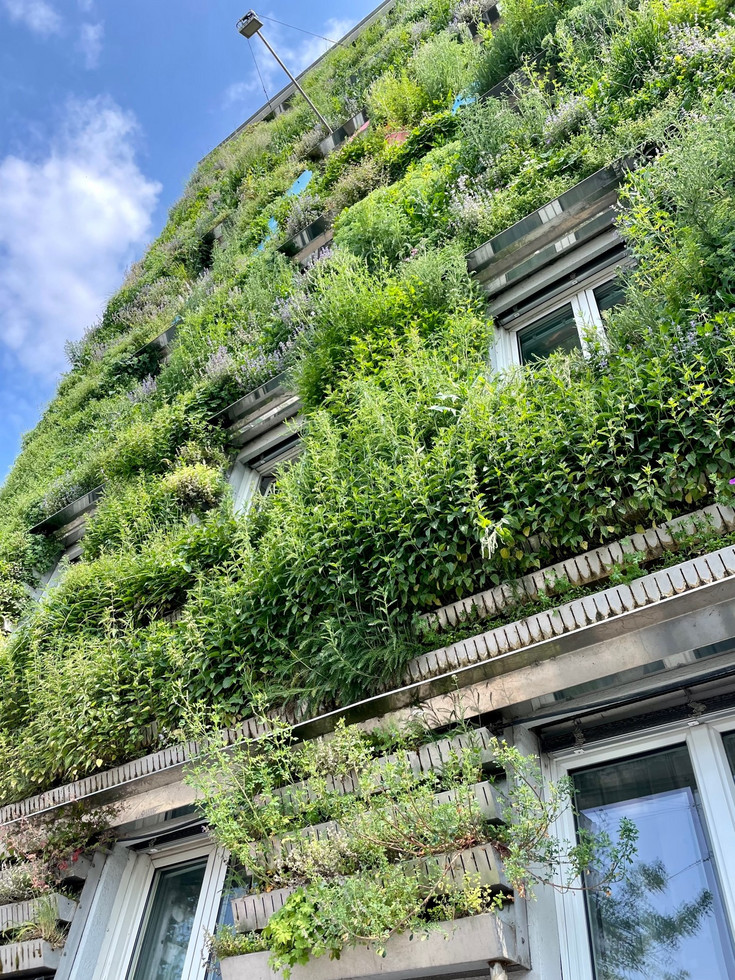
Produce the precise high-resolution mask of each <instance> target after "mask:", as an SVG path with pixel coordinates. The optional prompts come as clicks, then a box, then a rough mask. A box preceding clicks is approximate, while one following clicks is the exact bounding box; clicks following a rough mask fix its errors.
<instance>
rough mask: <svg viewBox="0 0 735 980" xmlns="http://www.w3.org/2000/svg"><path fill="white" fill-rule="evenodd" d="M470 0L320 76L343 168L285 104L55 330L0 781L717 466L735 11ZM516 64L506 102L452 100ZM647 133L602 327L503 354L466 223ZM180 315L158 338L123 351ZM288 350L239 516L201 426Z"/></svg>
mask: <svg viewBox="0 0 735 980" xmlns="http://www.w3.org/2000/svg"><path fill="white" fill-rule="evenodd" d="M463 9H464V6H463V5H462V4H459V5H452V4H451V3H449V2H443V0H442V2H440V0H405V2H400V3H399V4H397V6H396V7H395V8H394V9H393V10H392V11H391V13H390V14H389V15H387V18H386V20H385V22H382V23H379V24H376V25H374V26H372V27H371V28H369V29H368V30H367V31H365V32H364V33H363V34H362V35H361V37H360V38H359V40H358V41H357V43H356V45H354V46H349V47H347V48H339V49H336V50H335V51H333V52H332V53H331V54H330V55H329V56H328V57H327V58H326V59H325V60H324V61H323V62H322V63H321V64H320V65H319V67H318V68H317V69H315V70H314V71H313V72H312V73H311V75H310V76H309V77H308V82H307V84H308V87H309V92H310V95H312V96H313V97H314V98H315V100H316V101H317V103H318V105H319V107H320V109H321V110H322V111H323V112H325V113H326V114H327V116H328V117H329V118H330V120H332V121H333V122H338V121H341V120H343V119H344V118H345V117H347V116H349V115H350V114H352V113H353V112H354V111H355V110H356V109H357V108H359V106H360V105H361V104H367V105H368V107H369V108H370V112H371V113H372V117H373V122H372V124H371V126H370V128H369V129H368V130H367V131H366V132H365V133H362V134H360V135H358V136H356V137H355V138H354V139H352V140H351V141H349V142H348V143H347V144H345V145H344V146H343V147H342V148H340V149H339V150H338V151H336V152H335V153H333V154H332V155H331V156H330V157H329V158H328V159H327V160H326V161H322V162H320V163H318V164H315V163H314V162H313V161H311V160H310V159H309V158H308V153H309V152H310V150H311V149H312V148H313V147H314V145H315V143H316V141H317V140H318V138H319V136H320V133H319V132H318V130H314V128H313V125H312V117H311V116H310V113H309V110H308V107H307V106H306V104H305V103H303V102H300V101H298V100H297V101H296V102H294V104H293V106H292V107H291V108H290V109H289V110H288V111H287V112H285V113H284V114H282V115H280V116H278V117H276V118H275V119H274V120H272V121H271V122H262V123H258V124H257V125H255V126H253V127H250V128H249V129H248V130H246V131H245V132H243V133H242V134H240V135H239V136H238V137H237V138H236V139H233V140H231V141H230V142H228V143H226V144H224V146H223V147H221V148H220V149H218V150H216V151H215V152H213V153H212V154H211V155H210V156H209V157H208V158H207V159H206V160H205V161H203V163H202V164H201V165H200V167H199V168H198V169H197V171H196V172H195V174H194V175H193V176H192V178H191V180H190V182H189V185H188V186H187V188H186V191H185V193H184V196H183V197H182V199H181V201H180V202H179V203H178V204H177V205H176V206H175V207H174V208H173V210H172V212H171V215H170V218H169V222H168V224H167V226H166V228H165V229H164V231H163V232H162V234H161V236H160V238H159V239H158V240H157V241H156V242H155V243H154V244H153V246H152V247H151V248H150V250H149V252H148V253H147V254H146V256H145V257H144V258H143V260H142V261H141V262H140V263H139V264H138V265H137V266H136V267H135V268H134V269H133V270H132V271H131V273H130V275H129V277H128V279H127V281H126V282H125V284H124V285H123V287H122V288H121V290H120V292H119V293H118V294H117V295H116V296H114V297H113V298H112V299H111V300H110V303H109V304H108V307H107V309H106V310H105V313H104V315H103V317H102V319H101V321H100V322H99V323H98V324H96V325H94V327H92V328H91V329H90V330H89V331H88V333H87V334H86V335H85V337H84V338H83V340H81V341H80V342H78V343H76V344H72V345H70V346H69V356H70V361H71V369H70V371H69V373H68V374H67V375H66V376H65V377H64V378H63V380H62V382H61V384H60V386H59V390H58V393H57V396H56V398H55V399H54V401H53V402H52V404H51V405H50V407H49V409H48V410H47V412H46V414H45V415H44V417H43V419H42V420H41V421H40V423H39V425H38V426H37V427H36V429H35V430H34V431H33V432H31V433H29V434H28V435H27V436H26V438H25V441H24V445H23V450H22V453H21V455H20V457H19V459H18V461H17V463H16V465H15V467H14V469H13V471H12V472H11V473H10V475H9V477H8V479H7V481H6V483H5V485H4V486H3V487H2V489H1V490H0V513H1V514H2V517H3V520H2V527H1V528H0V614H2V616H4V617H6V618H7V619H8V620H12V621H14V622H16V623H17V629H16V631H15V632H14V633H13V634H12V636H10V637H9V638H7V639H6V640H5V641H4V643H3V645H2V648H1V649H0V682H1V683H2V688H3V701H2V705H0V760H1V761H2V765H1V766H0V799H9V798H13V797H19V796H24V795H26V794H28V793H29V792H32V791H33V790H34V789H35V788H38V787H42V786H48V785H50V784H53V783H54V782H57V781H59V780H63V779H69V778H74V777H76V776H79V775H82V774H84V773H87V772H90V771H93V770H94V769H96V768H99V767H103V766H108V765H111V764H114V763H116V762H119V761H121V760H123V759H126V758H129V757H131V756H133V755H135V754H137V753H141V752H144V751H146V750H147V749H148V748H149V747H150V746H152V745H157V744H165V743H167V742H169V741H171V740H172V739H175V738H176V737H177V732H178V729H179V726H180V723H181V711H182V708H183V707H184V706H185V705H187V704H188V703H202V704H205V705H216V706H217V707H218V709H219V710H220V711H221V712H222V714H223V716H224V717H225V718H226V719H227V720H232V719H236V718H238V717H241V716H242V715H244V714H247V713H248V712H249V710H250V704H251V700H252V696H253V693H254V692H257V691H259V690H261V689H263V688H265V689H267V690H268V693H269V695H270V696H272V697H277V698H281V699H283V700H290V701H299V702H301V703H302V704H304V705H306V704H311V705H315V704H318V703H322V704H325V703H326V704H329V703H334V702H337V701H340V700H341V701H345V700H349V699H354V698H359V697H361V696H364V695H365V694H366V693H369V692H371V691H374V690H375V689H376V688H378V687H380V686H381V685H385V684H388V683H390V682H391V681H392V680H394V679H395V678H397V677H399V676H400V673H401V668H402V667H403V665H404V664H405V662H406V660H407V659H408V658H409V657H410V656H411V655H412V653H413V652H414V650H415V649H416V647H415V640H414V635H413V631H412V620H413V617H414V615H415V614H416V613H417V612H421V611H424V610H426V609H428V608H431V607H432V606H435V605H436V604H438V603H441V602H443V601H446V600H451V599H454V598H456V597H457V596H463V595H467V594H469V593H471V592H474V591H477V590H479V589H481V588H483V587H485V586H487V585H489V584H494V583H497V582H499V581H500V580H502V579H504V578H508V577H510V578H512V577H515V576H517V575H519V574H521V573H523V572H525V571H527V570H529V569H530V568H533V567H538V566H539V565H541V564H546V563H547V562H549V561H552V560H556V559H558V558H560V557H563V556H566V555H569V554H572V553H576V552H579V551H580V550H584V549H585V548H586V547H588V546H592V545H595V544H599V543H600V542H603V541H606V540H610V539H612V538H615V537H619V536H621V535H624V534H625V533H628V532H629V531H630V530H631V529H633V528H634V527H636V526H637V525H639V524H646V523H650V522H651V521H654V520H657V519H661V518H664V517H667V516H669V515H671V514H673V513H677V512H682V511H685V510H687V509H689V508H690V507H691V506H692V505H694V504H695V503H698V502H707V501H711V500H713V499H716V498H718V497H724V496H726V495H727V494H728V493H729V492H730V488H729V483H728V480H729V478H730V477H731V476H732V474H733V471H735V448H734V447H733V439H732V433H733V431H735V428H734V425H733V422H734V421H735V420H734V418H733V415H734V414H735V408H733V400H732V398H731V396H730V391H731V389H730V385H731V383H732V378H733V372H734V371H735V347H734V346H733V338H734V337H735V320H734V319H733V313H732V310H731V308H732V306H733V276H734V271H733V270H734V269H735V265H734V264H733V258H732V245H733V241H734V240H735V225H734V222H735V217H733V216H734V215H735V200H734V199H735V178H734V177H733V175H734V174H735V167H734V166H733V164H734V163H735V102H734V101H733V98H732V95H731V89H732V87H733V81H734V80H735V76H734V72H735V27H733V25H732V22H731V20H730V18H729V16H728V4H727V3H726V2H725V0H668V2H664V0H641V2H633V0H631V2H625V0H614V2H610V0H604V2H603V0H582V2H581V3H578V4H576V5H574V4H572V3H571V2H566V3H560V2H551V0H505V2H504V3H503V18H502V21H501V23H500V26H499V27H498V28H497V29H496V30H495V31H494V32H490V31H489V30H484V29H481V38H480V43H479V44H476V43H473V42H472V40H471V39H470V35H469V32H468V30H467V27H466V24H465V23H464V19H463V18H464V14H463V12H462V11H463ZM512 71H518V72H519V74H518V75H517V76H516V77H515V81H514V86H515V97H516V102H515V105H513V106H511V105H510V103H509V101H508V99H507V98H505V97H499V98H489V99H485V100H478V101H476V102H475V103H474V104H467V105H464V106H462V107H461V108H460V109H459V111H456V112H453V111H452V105H453V102H454V100H455V97H456V96H457V95H460V94H464V95H465V96H467V97H469V96H470V95H471V93H473V92H479V91H482V90H483V89H485V88H487V87H488V86H490V85H493V84H495V83H496V82H497V81H498V80H499V79H501V78H502V77H503V76H505V75H507V74H508V73H509V72H512ZM552 77H553V79H554V81H553V82H551V81H549V79H550V78H552ZM399 130H403V131H404V134H403V135H405V136H406V139H405V140H404V141H403V142H399V141H396V140H395V139H392V138H391V139H388V138H387V137H388V136H390V134H391V133H395V132H397V131H399ZM644 144H645V145H646V147H647V149H648V151H649V156H648V157H647V158H646V159H645V160H643V159H642V160H641V162H642V163H645V162H646V161H648V162H647V163H646V165H645V166H641V167H640V168H639V169H638V170H636V171H634V172H633V173H632V174H631V175H630V176H629V178H628V187H627V189H626V198H625V202H626V205H627V210H625V211H624V213H623V215H622V219H621V220H622V227H623V231H624V234H625V235H626V237H627V239H628V242H629V246H630V248H631V251H632V252H633V253H634V254H635V255H636V256H637V257H638V259H639V264H638V267H637V270H636V271H635V273H634V274H632V276H631V277H630V281H629V283H628V304H627V306H626V307H624V308H621V309H620V310H619V311H618V312H616V313H615V314H613V315H612V316H611V317H610V319H609V322H608V334H609V339H610V342H609V347H608V348H605V349H604V350H603V349H599V350H597V351H593V353H592V356H590V357H589V358H583V357H581V356H576V355H570V356H561V355H556V356H554V357H552V358H551V359H550V360H549V361H548V362H545V363H542V364H538V365H535V366H532V367H529V368H526V369H524V370H518V371H514V372H510V373H507V374H505V375H502V376H499V375H492V374H491V373H490V372H489V371H488V367H487V356H486V355H487V349H488V343H489V339H490V336H491V333H492V325H491V324H489V323H488V322H487V320H486V316H485V312H484V307H483V303H482V300H481V297H480V296H479V293H478V290H477V288H476V286H475V285H474V284H473V283H472V282H471V280H470V278H469V276H468V274H467V271H466V266H465V263H464V258H463V256H464V252H465V251H466V250H467V249H468V248H471V247H475V246H477V245H478V244H480V243H481V242H482V241H484V240H485V239H486V238H487V237H489V236H490V235H492V234H494V233H496V232H498V231H500V230H502V229H503V228H505V227H507V226H508V225H509V224H510V223H512V222H513V221H515V220H517V219H518V218H520V217H522V216H523V215H525V214H527V213H528V212H529V211H530V210H532V209H534V208H536V207H538V206H539V205H541V204H543V203H545V202H546V201H548V200H549V199H550V198H552V197H553V196H554V195H556V194H557V193H559V192H560V191H562V190H564V189H565V188H567V187H569V186H571V185H573V184H574V183H576V182H577V181H578V180H580V179H581V178H583V177H585V176H587V175H588V174H590V173H591V172H593V171H594V170H596V169H598V168H599V167H600V166H602V165H604V164H606V163H609V162H610V161H612V160H614V159H616V158H617V157H619V156H620V155H621V154H625V153H632V152H635V151H636V149H637V148H640V147H641V146H642V145H644ZM656 147H657V148H658V150H659V152H658V155H656V156H655V157H653V158H652V157H651V154H652V151H653V149H654V148H656ZM307 169H308V170H311V171H312V172H313V177H312V179H311V182H310V183H309V185H308V188H307V189H306V190H305V191H304V192H303V193H302V194H300V195H299V194H289V193H287V192H288V189H289V187H290V186H291V185H292V184H293V182H294V180H295V179H296V178H298V177H299V176H300V175H301V174H303V173H304V171H306V170H307ZM316 214H326V215H328V216H330V218H333V219H334V221H335V229H336V230H335V247H334V249H333V250H332V251H331V252H329V253H327V254H326V255H323V256H321V257H320V258H319V260H318V261H316V262H314V263H313V264H312V266H311V267H310V269H309V270H308V271H307V272H306V274H304V275H301V274H300V273H298V272H297V271H296V270H295V268H294V266H293V265H292V264H291V263H290V262H289V260H287V259H286V258H285V257H284V256H283V255H282V254H281V253H280V252H279V251H278V248H277V246H278V245H279V244H281V243H282V242H283V240H284V239H285V237H286V235H287V234H293V233H294V232H295V231H297V230H299V229H300V228H302V227H303V226H304V224H305V223H308V221H310V220H312V218H313V216H314V215H316ZM271 218H275V219H276V221H277V222H278V229H277V231H276V232H275V233H272V231H271V230H270V229H269V226H268V222H269V219H271ZM218 225H221V227H222V231H223V235H222V238H221V240H220V241H219V242H216V243H215V241H214V239H213V238H212V230H213V228H215V227H216V226H218ZM261 244H262V246H263V247H262V248H259V245H261ZM174 318H176V322H177V324H178V336H177V340H176V342H175V344H174V346H173V349H172V352H171V356H170V358H169V359H168V360H167V361H166V362H165V363H158V362H157V361H156V360H155V358H153V359H151V358H148V357H144V358H138V357H135V356H134V354H135V352H136V351H138V350H139V348H140V347H141V346H142V345H143V344H145V343H146V342H147V341H149V340H150V339H151V338H153V337H155V336H156V335H157V334H159V333H161V332H162V331H163V330H165V329H167V328H168V327H169V326H170V325H171V323H172V321H173V320H174ZM283 369H286V370H288V371H289V372H290V375H291V377H292V380H293V383H294V385H295V386H296V387H297V389H298V391H299V393H300V395H301V397H302V400H303V402H304V405H305V417H306V428H305V435H304V445H305V452H304V454H303V455H302V457H301V458H300V459H299V461H298V462H297V463H296V464H294V465H293V466H292V467H291V468H290V470H289V471H288V472H287V473H284V474H283V475H282V477H281V479H280V480H279V485H278V490H277V492H276V493H274V494H273V495H272V496H270V497H268V498H266V500H265V501H264V503H263V505H262V506H258V507H256V508H254V509H253V510H251V511H250V513H249V514H248V515H246V516H237V517H236V516H234V515H233V513H232V507H231V503H230V500H229V496H228V493H227V492H226V488H225V484H224V479H223V477H224V474H225V473H226V468H227V465H228V461H229V458H230V457H229V451H228V447H227V445H226V440H225V434H224V433H223V431H222V430H221V429H218V428H217V427H214V426H212V425H210V424H209V423H208V421H207V420H208V419H209V418H210V417H211V416H212V415H213V414H214V413H215V412H217V411H218V410H220V409H221V408H223V407H224V406H226V405H227V404H228V403H230V402H231V401H233V400H234V399H236V398H237V397H239V396H240V395H241V394H243V393H244V392H246V391H248V390H250V389H251V388H253V387H254V386H256V385H257V384H259V383H261V382H262V381H264V380H266V379H267V378H269V377H271V376H273V375H274V374H276V373H277V372H279V371H280V370H283ZM100 484H104V486H105V494H104V499H103V502H102V503H101V505H100V507H99V509H98V511H97V513H96V515H95V516H94V518H93V519H92V520H90V522H89V529H88V533H87V535H86V537H85V538H84V542H83V549H84V552H83V560H82V561H81V562H80V563H79V564H77V565H74V566H73V567H70V568H69V569H68V570H67V571H66V573H65V575H64V576H63V578H62V579H61V581H60V583H59V584H58V585H57V586H56V587H54V588H52V589H50V590H49V591H48V592H47V594H46V595H45V596H44V598H43V600H42V601H41V602H37V601H34V600H31V599H30V597H29V590H30V589H31V588H35V587H36V586H37V584H38V579H39V577H40V575H42V574H43V573H45V572H47V571H48V570H49V569H50V568H51V567H52V566H53V561H54V557H55V555H54V545H53V543H51V544H49V543H48V542H47V541H45V540H44V539H41V538H39V537H38V536H36V535H30V534H29V529H30V527H31V526H33V525H34V524H35V523H36V522H37V521H38V520H40V519H41V518H43V517H44V516H46V515H48V514H50V513H52V512H53V511H54V510H56V509H58V508H59V507H61V506H63V505H64V504H66V503H68V502H69V501H71V500H73V499H75V498H76V497H77V496H79V495H80V494H81V493H83V492H85V491H87V490H89V489H91V488H93V487H95V486H98V485H100ZM536 535H540V536H541V538H542V542H543V544H542V550H541V551H539V552H533V551H531V550H530V549H529V548H528V547H527V539H528V538H529V537H532V536H536ZM177 609H182V613H181V616H180V617H179V618H178V619H176V620H175V621H172V619H171V617H168V614H169V613H171V612H172V611H174V610H177Z"/></svg>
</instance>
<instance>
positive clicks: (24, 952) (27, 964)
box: [0, 939, 61, 978]
mask: <svg viewBox="0 0 735 980" xmlns="http://www.w3.org/2000/svg"><path fill="white" fill-rule="evenodd" d="M60 958H61V950H60V949H52V948H51V946H49V944H48V943H47V942H45V941H44V940H43V939H29V940H27V941H26V942H24V943H10V944H9V945H8V946H0V976H2V977H3V978H5V977H39V976H46V975H48V974H50V973H55V972H56V970H57V968H58V966H59V960H60Z"/></svg>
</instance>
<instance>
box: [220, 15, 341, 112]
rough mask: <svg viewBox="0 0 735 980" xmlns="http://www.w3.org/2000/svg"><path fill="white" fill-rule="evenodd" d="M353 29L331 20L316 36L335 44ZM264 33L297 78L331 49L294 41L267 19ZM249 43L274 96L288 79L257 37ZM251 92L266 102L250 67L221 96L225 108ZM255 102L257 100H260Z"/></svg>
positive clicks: (314, 42)
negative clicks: (329, 39)
mask: <svg viewBox="0 0 735 980" xmlns="http://www.w3.org/2000/svg"><path fill="white" fill-rule="evenodd" d="M353 26H354V24H353V21H351V20H344V19H341V18H336V17H331V18H330V19H329V20H328V21H327V22H326V23H325V24H324V25H323V27H321V28H320V29H319V33H320V34H323V35H324V37H327V38H332V39H333V40H335V41H336V40H338V39H339V38H341V37H342V36H343V35H344V34H346V33H347V31H349V29H350V28H351V27H353ZM263 33H264V34H265V35H266V36H267V38H268V40H269V41H270V42H271V44H272V45H273V47H274V48H275V49H276V51H277V52H278V55H279V57H280V58H281V60H282V61H283V62H284V63H285V64H286V65H287V66H288V69H289V71H291V72H293V74H294V75H298V74H299V73H300V72H302V71H303V70H304V69H305V68H308V67H309V65H310V64H312V62H314V61H316V59H317V58H318V57H319V56H320V55H322V54H324V52H325V51H327V50H328V49H329V48H330V47H331V46H332V44H331V42H330V41H325V40H322V39H321V38H318V37H310V36H307V35H302V36H301V38H302V39H301V40H299V39H298V37H297V39H296V40H294V37H295V36H296V35H295V32H294V31H293V30H288V29H286V28H284V27H282V26H281V25H279V24H274V23H272V22H271V21H268V20H266V21H265V26H264V27H263ZM250 44H251V47H252V51H253V54H254V55H255V57H256V58H257V61H258V67H259V68H260V73H261V75H262V76H263V83H264V84H265V87H266V89H267V91H268V95H269V96H273V95H275V94H276V92H277V91H278V90H279V89H281V88H283V86H284V84H285V83H286V82H287V81H288V79H287V78H286V76H285V75H284V74H283V72H282V71H281V69H280V68H279V67H278V65H277V64H276V62H275V60H274V59H273V57H272V55H271V54H270V53H269V52H268V51H267V50H266V48H265V46H264V45H263V43H262V42H261V41H260V40H258V38H257V37H254V38H253V39H252V40H251V41H250ZM254 93H260V95H261V96H262V101H265V95H264V94H263V84H262V83H261V80H260V78H259V76H258V73H257V71H256V68H255V66H254V65H253V66H252V69H251V72H250V74H249V76H248V77H247V78H246V79H244V80H241V81H237V82H233V83H232V84H231V85H229V86H228V87H227V88H226V89H225V91H224V93H223V102H224V105H225V107H230V106H232V105H237V104H238V103H241V102H245V101H246V100H248V99H249V98H250V96H252V95H253V94H254ZM258 101H260V98H259V99H258Z"/></svg>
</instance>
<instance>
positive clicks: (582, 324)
mask: <svg viewBox="0 0 735 980" xmlns="http://www.w3.org/2000/svg"><path fill="white" fill-rule="evenodd" d="M572 309H573V311H574V319H575V321H576V324H577V330H578V331H579V342H580V344H581V345H582V350H583V351H584V352H585V353H588V351H589V341H590V338H591V339H593V340H597V341H599V342H600V343H603V342H604V340H605V332H604V328H603V324H602V317H601V316H600V311H599V310H598V309H597V302H596V301H595V294H594V293H593V291H592V290H591V289H584V290H583V291H582V292H581V293H577V294H576V296H573V297H572Z"/></svg>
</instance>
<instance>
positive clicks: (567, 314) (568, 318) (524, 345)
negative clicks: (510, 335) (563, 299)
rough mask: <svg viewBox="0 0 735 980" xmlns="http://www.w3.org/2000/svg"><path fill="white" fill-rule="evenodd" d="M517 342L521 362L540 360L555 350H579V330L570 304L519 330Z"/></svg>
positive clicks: (568, 351)
mask: <svg viewBox="0 0 735 980" xmlns="http://www.w3.org/2000/svg"><path fill="white" fill-rule="evenodd" d="M518 343H519V345H520V351H521V363H522V364H528V363H529V362H530V361H538V360H541V359H543V358H545V357H548V356H549V354H551V353H552V352H553V351H557V350H560V351H564V352H566V353H567V354H568V353H570V352H571V351H573V350H579V348H580V346H581V345H580V342H579V331H578V330H577V324H576V321H575V319H574V311H573V310H572V307H571V304H570V303H567V304H566V305H565V306H562V307H560V308H559V309H558V310H554V312H553V313H549V314H548V315H547V316H545V317H542V318H541V319H540V320H537V321H536V322H535V323H534V324H532V325H531V326H530V327H526V328H525V329H524V330H519V332H518Z"/></svg>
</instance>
